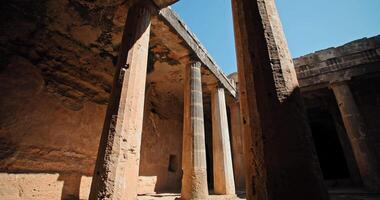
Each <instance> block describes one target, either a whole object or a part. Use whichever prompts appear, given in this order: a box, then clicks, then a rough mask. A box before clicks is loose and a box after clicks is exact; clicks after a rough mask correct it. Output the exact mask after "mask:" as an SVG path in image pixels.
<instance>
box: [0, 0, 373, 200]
mask: <svg viewBox="0 0 380 200" xmlns="http://www.w3.org/2000/svg"><path fill="white" fill-rule="evenodd" d="M175 2H176V0H123V1H120V0H109V1H88V0H60V1H57V0H41V1H32V0H22V1H21V0H20V1H11V0H5V1H4V2H2V3H0V4H1V6H0V16H1V18H0V20H1V23H0V30H1V34H0V44H1V45H0V199H4V200H17V199H28V200H29V199H33V200H34V199H42V200H45V199H46V200H54V199H61V200H76V199H90V200H94V199H114V200H119V199H126V200H134V199H139V200H149V199H160V200H169V199H170V200H171V199H184V200H187V199H216V200H217V199H231V200H232V199H249V200H251V199H252V200H253V199H254V200H256V199H257V200H288V199H293V200H305V199H308V200H327V199H331V200H375V199H380V159H379V158H380V157H379V156H380V155H379V152H380V36H375V37H372V38H363V39H358V40H356V41H352V42H350V43H347V44H345V45H342V46H339V47H332V48H329V49H324V50H320V51H317V52H315V53H312V54H308V55H305V56H301V57H299V58H294V59H293V58H292V57H291V55H290V53H289V50H288V46H287V42H286V38H285V36H284V33H283V30H282V25H281V22H280V19H279V16H278V13H277V9H276V6H275V2H274V0H254V1H250V0H232V13H233V20H234V32H235V42H236V54H237V63H238V66H237V68H238V72H236V73H232V74H229V75H227V74H225V73H224V72H223V71H222V69H221V68H220V67H219V66H218V64H217V62H216V61H215V60H214V59H213V58H212V56H211V55H210V54H209V53H208V52H207V50H206V49H205V48H204V47H203V45H202V44H201V43H200V42H199V40H198V39H197V37H196V36H195V35H194V34H193V33H192V32H191V30H190V29H189V28H188V27H187V25H186V23H185V22H184V21H183V20H181V18H180V16H178V15H177V14H176V13H175V12H174V11H173V10H172V9H171V8H170V7H167V6H169V5H171V4H173V3H175Z"/></svg>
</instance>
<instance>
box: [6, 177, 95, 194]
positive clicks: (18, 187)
mask: <svg viewBox="0 0 380 200" xmlns="http://www.w3.org/2000/svg"><path fill="white" fill-rule="evenodd" d="M0 179H1V183H0V197H1V199H9V200H10V199H12V200H18V199H20V200H21V199H49V200H78V199H88V195H89V192H90V190H89V189H90V185H91V177H88V176H83V175H80V174H69V173H67V174H59V173H45V172H41V173H38V172H30V173H27V172H22V173H0Z"/></svg>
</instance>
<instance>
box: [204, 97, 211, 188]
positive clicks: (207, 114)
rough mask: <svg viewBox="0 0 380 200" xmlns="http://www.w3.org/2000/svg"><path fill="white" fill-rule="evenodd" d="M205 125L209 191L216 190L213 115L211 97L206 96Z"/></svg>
mask: <svg viewBox="0 0 380 200" xmlns="http://www.w3.org/2000/svg"><path fill="white" fill-rule="evenodd" d="M203 101H204V102H206V103H205V104H204V122H205V123H204V126H205V144H206V165H207V186H208V190H209V191H213V190H214V171H213V156H212V155H213V151H212V116H211V104H210V102H209V99H207V98H204V100H203Z"/></svg>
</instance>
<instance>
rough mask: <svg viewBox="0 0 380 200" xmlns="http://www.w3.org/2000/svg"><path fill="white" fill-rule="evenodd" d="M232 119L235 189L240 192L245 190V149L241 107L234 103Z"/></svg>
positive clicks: (231, 110) (231, 108)
mask: <svg viewBox="0 0 380 200" xmlns="http://www.w3.org/2000/svg"><path fill="white" fill-rule="evenodd" d="M229 107H230V119H231V132H232V133H231V144H232V145H231V146H232V161H233V162H232V163H233V167H234V176H235V188H236V189H237V190H239V191H244V190H245V166H244V147H243V144H244V143H243V142H244V139H243V133H242V131H241V125H240V124H241V120H240V105H239V102H234V103H232V104H231V105H230V106H229Z"/></svg>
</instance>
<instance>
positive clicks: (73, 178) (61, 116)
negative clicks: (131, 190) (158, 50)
mask: <svg viewBox="0 0 380 200" xmlns="http://www.w3.org/2000/svg"><path fill="white" fill-rule="evenodd" d="M1 4H2V5H1V6H0V15H1V17H0V31H1V34H0V199H6V200H7V199H77V198H80V199H87V197H88V192H89V186H90V183H91V175H92V173H93V167H94V164H95V160H96V153H97V149H98V142H99V139H100V134H101V129H102V125H103V121H104V115H105V111H106V107H107V101H108V98H109V93H110V91H111V83H112V77H113V72H114V63H115V61H116V59H117V51H118V48H119V45H120V40H121V35H122V30H123V24H124V20H125V16H126V14H127V9H126V7H127V4H128V1H119V0H111V1H84V0H59V1H58V0H41V1H32V0H23V1H11V0H5V1H3V2H2V3H1ZM156 79H160V78H159V77H156ZM147 89H148V92H147V97H146V99H147V100H146V106H145V114H144V130H143V142H142V152H141V155H142V157H141V173H140V174H141V177H140V180H141V181H140V188H141V191H140V192H145V193H146V192H149V193H153V192H160V191H168V190H178V189H179V188H180V177H181V166H180V163H181V144H182V103H181V101H180V100H178V99H176V98H175V97H174V96H173V95H167V94H166V92H165V88H160V87H159V86H157V85H155V84H154V83H151V82H149V83H147ZM164 92H165V93H164ZM169 161H170V163H172V164H171V165H170V166H169ZM169 167H170V168H169Z"/></svg>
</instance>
